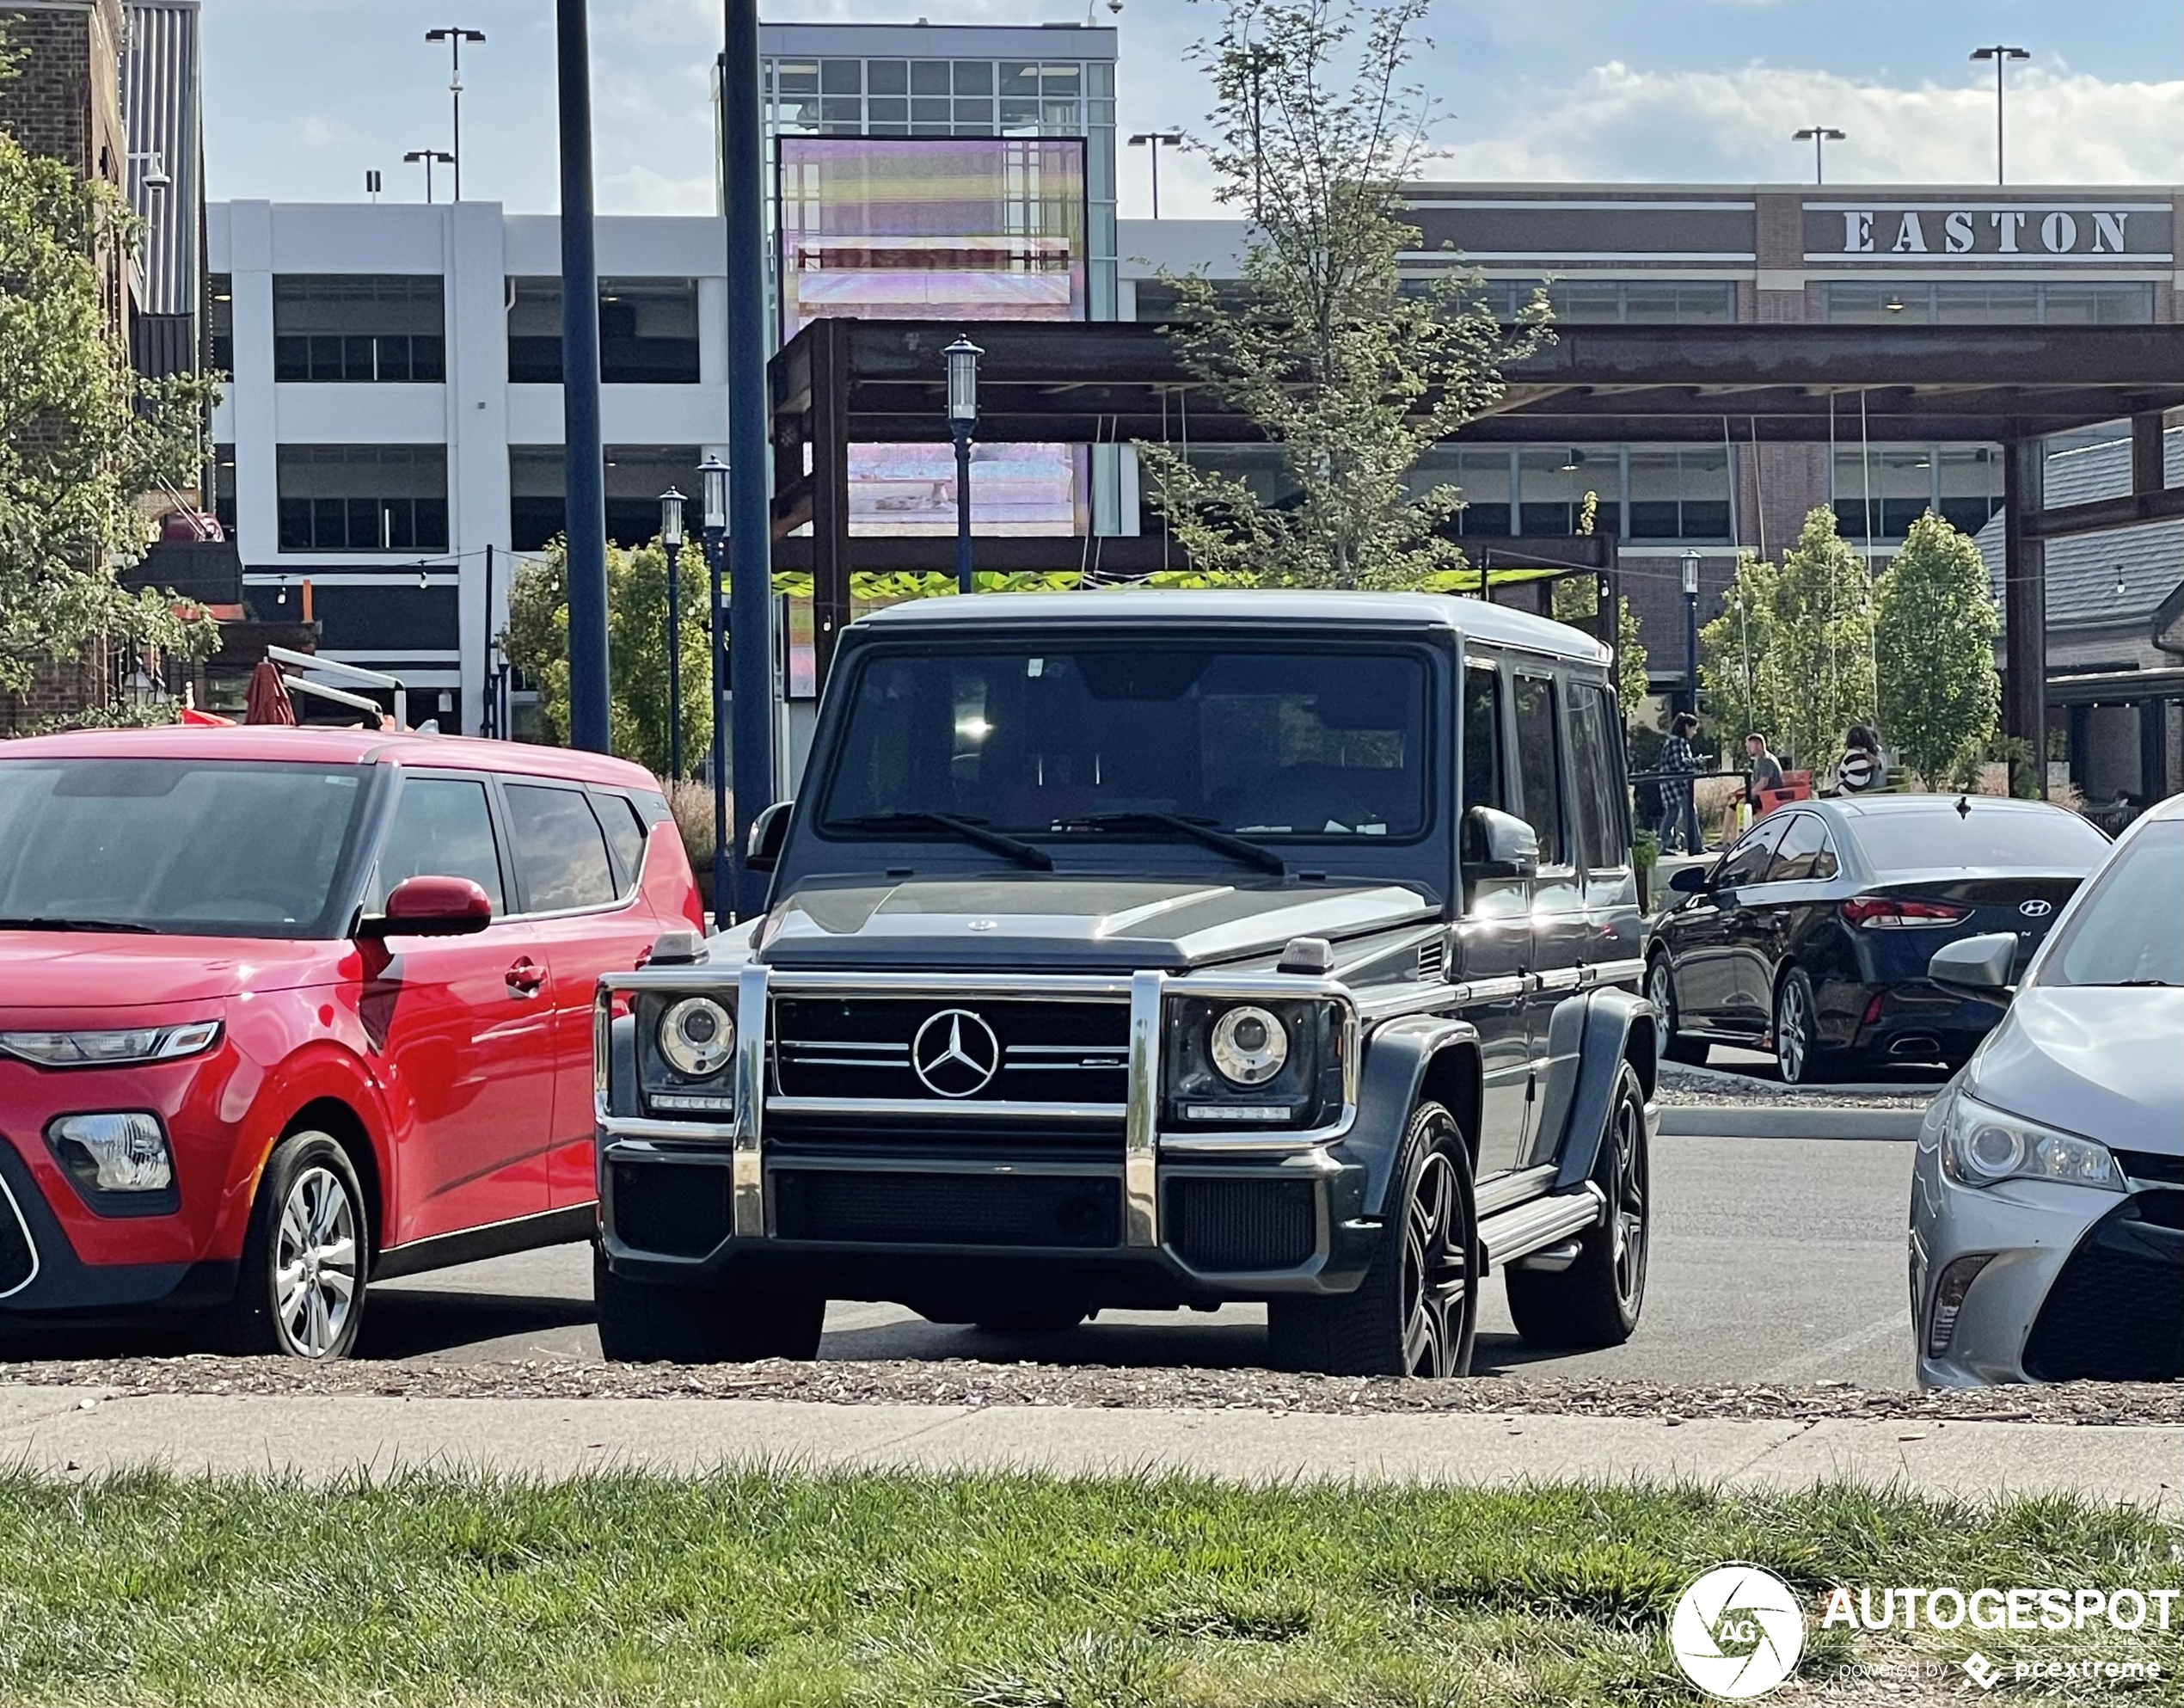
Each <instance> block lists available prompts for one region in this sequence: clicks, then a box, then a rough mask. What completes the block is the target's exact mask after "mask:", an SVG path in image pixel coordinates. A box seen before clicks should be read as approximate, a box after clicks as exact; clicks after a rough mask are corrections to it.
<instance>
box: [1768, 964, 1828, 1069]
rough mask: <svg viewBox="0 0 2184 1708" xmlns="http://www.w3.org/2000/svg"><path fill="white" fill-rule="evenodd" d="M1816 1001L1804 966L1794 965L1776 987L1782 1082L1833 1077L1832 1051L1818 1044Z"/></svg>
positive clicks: (1777, 1052) (1776, 1034)
mask: <svg viewBox="0 0 2184 1708" xmlns="http://www.w3.org/2000/svg"><path fill="white" fill-rule="evenodd" d="M1819 1018H1820V1010H1819V1003H1818V1002H1817V1001H1816V1000H1815V999H1814V998H1813V981H1812V980H1811V979H1809V978H1807V976H1806V974H1805V969H1804V968H1801V967H1793V968H1790V969H1789V970H1788V972H1787V973H1785V974H1782V979H1781V981H1780V982H1779V983H1777V984H1776V986H1775V1029H1774V1039H1775V1067H1776V1072H1779V1073H1780V1074H1781V1075H1782V1084H1785V1085H1818V1084H1824V1083H1825V1082H1826V1081H1828V1080H1830V1079H1832V1078H1835V1072H1834V1066H1835V1064H1834V1058H1833V1055H1832V1053H1831V1052H1830V1051H1828V1050H1825V1049H1824V1048H1821V1046H1820V1028H1819Z"/></svg>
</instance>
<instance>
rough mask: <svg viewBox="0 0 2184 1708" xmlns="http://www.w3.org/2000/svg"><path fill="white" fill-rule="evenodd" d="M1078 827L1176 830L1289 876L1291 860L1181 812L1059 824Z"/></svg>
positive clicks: (1092, 817)
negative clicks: (1286, 859) (1288, 861)
mask: <svg viewBox="0 0 2184 1708" xmlns="http://www.w3.org/2000/svg"><path fill="white" fill-rule="evenodd" d="M1079 827H1082V828H1083V829H1086V830H1168V831H1173V832H1175V834H1176V835H1178V836H1187V837H1188V838H1190V839H1191V840H1192V841H1193V842H1199V843H1203V844H1204V845H1205V846H1206V847H1208V848H1211V849H1213V850H1214V851H1217V852H1218V853H1222V854H1227V855H1230V856H1231V857H1234V858H1236V859H1238V860H1243V861H1247V862H1248V863H1250V864H1252V865H1255V866H1256V867H1258V868H1259V869H1260V870H1261V871H1262V872H1272V873H1273V875H1274V876H1276V877H1278V878H1285V877H1287V876H1289V865H1288V863H1287V862H1285V860H1284V859H1283V858H1282V857H1281V856H1280V855H1279V854H1277V853H1275V852H1274V851H1273V849H1271V848H1269V847H1267V846H1266V845H1264V844H1263V843H1258V842H1253V841H1250V840H1248V839H1246V838H1244V837H1241V836H1231V835H1230V833H1229V832H1227V831H1225V830H1218V829H1216V828H1215V827H1214V826H1212V824H1210V823H1208V822H1206V821H1205V820H1203V819H1187V818H1185V817H1184V816H1183V815H1182V814H1181V813H1093V814H1089V815H1088V816H1086V817H1084V818H1079V819H1064V820H1062V822H1061V824H1060V825H1059V826H1057V828H1058V829H1061V830H1064V831H1071V830H1076V829H1077V828H1079Z"/></svg>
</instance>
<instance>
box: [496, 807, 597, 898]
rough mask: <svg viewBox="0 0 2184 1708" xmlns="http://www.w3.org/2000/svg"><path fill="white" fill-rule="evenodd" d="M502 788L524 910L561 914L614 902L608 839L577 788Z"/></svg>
mask: <svg viewBox="0 0 2184 1708" xmlns="http://www.w3.org/2000/svg"><path fill="white" fill-rule="evenodd" d="M504 787H505V789H506V793H507V798H508V835H509V839H510V841H511V842H512V844H513V845H514V851H515V856H516V882H518V884H519V885H520V886H521V887H522V889H523V894H524V907H525V911H526V912H532V913H558V912H561V911H562V910H563V909H565V908H570V907H599V906H605V905H606V904H607V903H609V902H610V901H612V900H614V899H615V891H614V868H613V866H612V865H611V864H610V863H609V862H608V860H607V839H606V837H605V835H604V833H603V832H601V831H600V829H599V821H598V819H596V818H594V817H593V816H592V803H591V802H589V801H587V800H586V798H585V797H584V796H582V795H580V794H579V793H578V792H577V791H576V790H575V789H549V788H546V787H544V786H543V785H541V784H538V783H507V784H506V785H504Z"/></svg>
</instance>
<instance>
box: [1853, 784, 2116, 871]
mask: <svg viewBox="0 0 2184 1708" xmlns="http://www.w3.org/2000/svg"><path fill="white" fill-rule="evenodd" d="M1971 808H1972V810H1971V811H1969V812H1968V813H1963V814H1960V813H1959V812H1958V811H1957V810H1956V803H1955V802H1948V803H1947V804H1942V803H1939V802H1937V803H1936V806H1935V808H1934V809H1933V810H1932V811H1930V812H1918V813H1901V812H1898V813H1860V814H1857V815H1856V818H1855V819H1854V820H1852V821H1851V834H1852V835H1853V836H1855V837H1856V839H1857V843H1858V846H1859V847H1860V848H1862V850H1864V851H1865V856H1866V858H1867V860H1868V862H1870V863H1872V864H1873V865H1874V867H1875V868H1877V869H1879V870H1880V871H1882V872H1888V871H1893V870H1915V869H1924V868H1929V867H1935V866H1962V867H1978V866H2000V867H2003V868H2009V867H2020V868H2022V869H2026V870H2028V871H2040V872H2089V871H2091V870H2092V869H2093V868H2094V867H2095V866H2097V865H2099V864H2100V863H2101V857H2102V856H2103V855H2105V854H2106V853H2107V851H2108V839H2107V837H2105V836H2103V835H2101V832H2099V831H2097V830H2095V828H2094V827H2093V826H2091V825H2089V824H2088V823H2087V822H2086V821H2085V820H2083V819H2082V818H2080V817H2079V816H2078V815H2077V814H2076V813H2069V812H2064V811H2063V810H2062V809H2061V808H2056V809H2055V810H2053V811H2052V812H2045V811H2040V810H2038V809H2028V808H2023V807H2005V806H1997V805H1994V804H1992V803H1989V804H1986V805H1984V806H1983V805H1982V804H1981V803H1980V802H1979V800H1978V797H1976V796H1974V797H1973V798H1972V802H1971Z"/></svg>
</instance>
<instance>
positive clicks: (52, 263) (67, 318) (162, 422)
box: [0, 68, 218, 694]
mask: <svg viewBox="0 0 2184 1708" xmlns="http://www.w3.org/2000/svg"><path fill="white" fill-rule="evenodd" d="M0 75H5V71H4V68H0ZM132 234H133V226H132V221H131V219H130V218H129V216H128V214H127V213H126V211H125V210H124V208H123V206H122V205H121V203H120V199H119V198H118V197H116V196H115V195H114V194H113V191H112V190H111V188H109V187H107V186H106V185H105V184H103V183H97V182H91V183H86V182H84V181H82V180H80V179H78V178H77V175H75V174H74V173H72V172H71V171H70V170H69V169H68V168H67V167H66V166H65V165H64V164H63V163H60V162H58V161H54V160H47V159H45V158H42V157H38V156H35V155H32V154H29V153H28V152H27V151H24V150H23V149H22V148H21V146H19V145H18V144H16V143H15V140H14V139H13V138H10V137H7V136H4V135H0V690H4V691H9V692H11V693H16V694H20V693H21V692H22V691H24V690H25V689H26V688H28V685H29V684H30V680H31V676H32V673H33V672H34V670H35V669H36V667H37V666H38V665H39V664H40V662H42V661H44V660H48V659H58V660H72V659H76V658H79V657H81V656H82V655H83V654H84V653H85V652H86V651H87V650H88V649H89V648H90V647H92V646H93V645H94V644H95V643H96V642H101V641H109V640H110V641H113V642H117V643H119V644H121V645H125V646H127V647H129V648H132V649H137V648H163V649H165V650H168V651H172V652H179V653H182V654H201V653H203V652H206V651H209V650H210V649H211V648H212V646H214V645H215V644H216V643H217V640H218V636H217V633H216V631H215V630H214V629H213V627H212V624H211V622H210V620H209V619H207V618H206V617H203V616H202V615H201V614H184V615H178V614H177V613H176V611H175V605H174V602H173V600H172V599H169V598H167V597H164V596H162V595H161V594H158V593H152V592H149V591H147V592H143V593H126V592H125V591H123V590H122V588H121V587H120V585H119V583H118V581H117V579H116V577H117V574H118V573H119V571H120V570H121V569H123V568H126V567H127V566H128V565H130V564H132V563H133V562H137V561H138V559H140V558H141V557H142V556H144V550H145V548H146V546H147V545H148V544H149V543H150V530H149V528H148V527H147V525H146V523H145V520H144V515H143V513H142V512H141V511H140V510H139V509H138V507H137V500H138V495H140V494H142V493H144V492H146V491H148V490H150V489H152V488H154V487H155V486H156V484H157V483H158V482H160V481H161V480H165V481H167V482H169V483H171V484H175V485H193V484H195V482H196V478H197V476H196V468H197V463H198V458H199V452H200V448H201V445H202V425H203V422H204V421H205V418H206V409H208V408H209V406H210V404H211V402H212V395H213V390H212V384H211V383H210V382H209V381H208V380H206V379H202V378H197V377H188V378H178V379H170V380H163V381H146V380H141V379H139V378H138V377H137V376H136V374H135V373H134V372H132V370H131V368H130V366H129V361H128V356H127V353H126V351H125V350H124V349H123V348H122V347H121V345H120V341H118V340H117V339H116V338H115V337H114V336H113V329H112V328H111V326H110V325H109V324H108V322H107V315H106V310H105V307H104V305H103V304H102V302H101V296H100V288H99V275H100V268H101V262H102V260H103V259H104V258H106V257H109V256H112V255H115V254H117V253H126V249H127V248H128V245H129V243H130V241H131V239H132Z"/></svg>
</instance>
